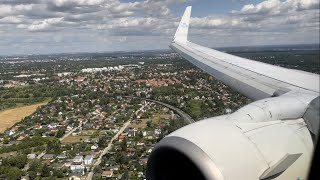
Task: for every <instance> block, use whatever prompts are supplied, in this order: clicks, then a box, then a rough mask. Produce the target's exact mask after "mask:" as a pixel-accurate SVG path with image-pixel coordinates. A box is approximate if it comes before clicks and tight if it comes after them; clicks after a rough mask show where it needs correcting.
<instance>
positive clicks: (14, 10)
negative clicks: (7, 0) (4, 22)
mask: <svg viewBox="0 0 320 180" xmlns="http://www.w3.org/2000/svg"><path fill="white" fill-rule="evenodd" d="M32 7H33V4H19V5H8V4H0V17H4V16H10V15H14V14H19V13H24V12H26V11H30V10H32Z"/></svg>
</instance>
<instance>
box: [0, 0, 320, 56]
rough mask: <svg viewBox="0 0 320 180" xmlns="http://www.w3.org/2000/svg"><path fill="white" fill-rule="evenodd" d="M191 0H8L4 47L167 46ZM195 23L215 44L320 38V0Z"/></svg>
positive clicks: (1, 24) (285, 1)
mask: <svg viewBox="0 0 320 180" xmlns="http://www.w3.org/2000/svg"><path fill="white" fill-rule="evenodd" d="M188 3H190V2H188ZM185 4H186V0H142V1H132V2H122V1H120V0H0V33H1V34H2V37H3V39H4V40H3V41H2V42H0V54H4V53H7V52H8V49H9V48H8V45H10V46H9V47H16V48H15V50H16V53H41V52H44V53H49V52H51V51H52V52H54V51H58V52H61V51H83V50H84V49H87V50H85V51H103V50H105V51H108V50H117V49H116V48H119V50H137V49H138V48H140V49H152V48H150V47H153V48H155V49H163V48H167V44H168V43H169V42H170V39H171V37H172V36H173V34H174V32H175V29H176V27H177V24H178V22H179V20H180V17H178V14H181V13H182V12H179V13H176V12H173V10H172V9H173V8H172V7H174V6H177V5H181V6H185ZM194 8H196V6H195V7H194ZM191 23H192V24H191V29H190V33H191V34H192V35H191V37H190V38H191V39H192V40H194V41H196V42H199V43H201V44H204V45H208V46H231V45H234V46H238V45H255V44H277V43H280V44H281V43H319V40H318V39H319V33H318V32H319V0H265V1H262V2H260V3H258V4H246V5H243V7H242V8H240V9H235V10H232V11H230V12H229V13H225V14H211V15H208V16H206V17H193V18H192V19H191ZM146 40H148V41H146ZM275 40H277V42H274V41H275ZM137 42H139V43H137ZM155 42H157V43H155ZM72 43H74V44H72ZM102 44H103V45H102ZM137 44H138V45H137ZM101 45H102V46H101ZM150 45H151V46H150ZM110 46H112V47H110ZM9 51H10V50H9ZM12 53H15V52H12Z"/></svg>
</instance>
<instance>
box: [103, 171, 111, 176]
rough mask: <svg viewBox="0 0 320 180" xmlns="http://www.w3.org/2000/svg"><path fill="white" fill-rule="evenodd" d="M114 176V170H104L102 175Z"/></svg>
mask: <svg viewBox="0 0 320 180" xmlns="http://www.w3.org/2000/svg"><path fill="white" fill-rule="evenodd" d="M112 176H113V171H103V172H102V173H101V177H112Z"/></svg>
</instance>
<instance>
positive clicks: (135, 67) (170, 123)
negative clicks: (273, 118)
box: [0, 45, 320, 180]
mask: <svg viewBox="0 0 320 180" xmlns="http://www.w3.org/2000/svg"><path fill="white" fill-rule="evenodd" d="M221 50H223V51H225V52H228V53H231V54H234V55H238V56H242V57H245V58H249V59H253V60H257V61H261V62H265V63H269V64H273V65H278V66H282V67H287V68H292V69H298V70H304V71H309V72H312V73H317V74H319V73H320V72H319V46H318V45H315V46H314V45H311V46H307V47H305V46H303V47H301V48H297V47H265V48H238V49H233V48H230V49H221ZM250 102H251V101H250V100H249V99H248V98H246V97H244V96H242V95H240V94H238V93H237V92H236V91H234V90H232V89H231V88H229V87H227V86H226V85H224V84H222V83H221V82H220V81H218V80H216V79H215V78H214V77H212V76H210V75H209V74H207V73H206V72H204V71H202V70H200V69H198V68H197V67H196V66H194V65H192V64H191V63H189V62H188V61H186V60H184V59H183V58H182V57H180V56H179V55H178V54H176V53H174V52H172V51H169V50H168V51H147V52H133V53H129V52H117V53H74V54H52V55H26V56H2V57H0V124H1V126H0V133H1V134H0V179H9V180H14V179H74V180H76V179H85V180H90V179H145V178H146V165H147V161H148V156H149V154H150V153H151V151H152V149H153V148H154V146H155V144H156V143H157V142H158V141H160V140H161V139H162V138H163V137H164V136H166V135H168V134H170V133H171V132H173V131H174V130H176V129H178V128H180V127H182V126H185V125H188V124H190V123H193V122H195V121H200V120H202V119H205V118H209V117H213V116H219V115H223V114H228V113H232V112H234V111H236V110H237V109H239V108H240V107H243V106H244V105H246V104H249V103H250Z"/></svg>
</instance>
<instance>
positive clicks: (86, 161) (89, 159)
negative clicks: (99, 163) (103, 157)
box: [84, 155, 93, 165]
mask: <svg viewBox="0 0 320 180" xmlns="http://www.w3.org/2000/svg"><path fill="white" fill-rule="evenodd" d="M92 163H93V155H87V156H86V157H85V158H84V164H85V165H90V164H92Z"/></svg>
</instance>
